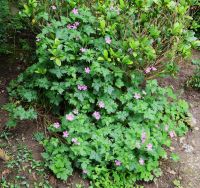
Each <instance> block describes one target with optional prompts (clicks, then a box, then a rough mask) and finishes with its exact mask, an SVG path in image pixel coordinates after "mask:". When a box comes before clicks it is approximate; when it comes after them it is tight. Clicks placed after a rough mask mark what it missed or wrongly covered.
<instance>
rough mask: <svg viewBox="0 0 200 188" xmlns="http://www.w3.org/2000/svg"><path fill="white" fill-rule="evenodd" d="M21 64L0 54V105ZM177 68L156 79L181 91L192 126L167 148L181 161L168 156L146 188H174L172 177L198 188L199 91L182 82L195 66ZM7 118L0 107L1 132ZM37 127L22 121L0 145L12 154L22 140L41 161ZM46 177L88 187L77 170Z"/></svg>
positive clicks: (58, 185) (62, 186)
mask: <svg viewBox="0 0 200 188" xmlns="http://www.w3.org/2000/svg"><path fill="white" fill-rule="evenodd" d="M193 58H200V51H194V52H193ZM22 65H23V64H21V63H20V62H19V61H18V60H17V59H15V58H13V57H12V58H11V57H0V107H1V106H2V105H3V104H5V103H6V102H8V96H7V92H6V87H7V85H8V83H9V81H10V80H12V79H13V78H15V77H16V76H17V75H18V74H19V72H21V70H23V69H24V67H23V66H22ZM180 69H181V71H180V73H179V75H178V76H177V78H166V79H162V80H159V82H160V85H161V86H169V85H171V86H173V88H174V89H175V91H176V92H177V93H179V94H180V97H181V98H183V99H185V100H186V101H187V102H188V103H189V105H190V112H191V114H192V117H193V118H192V122H191V126H192V127H191V130H190V131H189V132H188V134H187V135H186V136H184V137H182V138H178V139H176V140H174V143H173V146H172V147H171V148H170V150H171V151H174V152H177V153H178V154H179V155H180V158H181V159H180V162H178V163H174V162H172V161H171V160H170V159H169V160H166V161H161V167H162V169H163V175H162V176H161V177H160V178H158V179H157V180H155V182H152V183H142V185H143V186H144V187H145V188H173V187H176V186H175V184H174V183H173V182H174V180H177V181H178V182H180V186H182V187H183V188H199V187H200V91H196V90H194V89H192V88H188V87H185V82H186V81H187V80H188V79H189V77H190V76H191V75H192V74H193V71H194V69H195V67H194V66H193V65H191V62H190V61H188V62H182V63H181V65H180ZM7 118H8V117H7V113H6V112H5V111H3V110H0V133H1V132H2V131H3V127H4V125H5V123H6V120H7ZM40 130H44V127H43V126H42V125H39V124H38V122H34V121H25V122H21V123H20V124H19V125H18V126H17V127H16V128H15V129H13V130H12V131H11V137H9V141H8V142H5V140H3V139H1V138H0V147H1V145H3V144H5V143H6V144H7V146H6V148H8V150H9V151H10V152H11V154H13V153H14V152H17V150H15V149H14V148H16V147H17V144H19V142H21V143H22V144H24V145H26V146H27V147H28V148H29V149H30V150H31V151H32V153H33V157H34V158H35V159H36V160H42V157H41V153H42V152H43V148H42V146H41V145H40V144H39V143H38V142H37V141H35V140H34V139H33V134H34V133H36V132H37V131H40ZM12 150H13V151H12ZM6 169H7V168H6V165H5V163H4V161H3V160H1V159H0V177H2V175H4V173H5V172H6ZM7 172H8V171H7ZM4 176H5V175H4ZM15 176H16V172H8V173H7V174H6V177H8V179H9V180H10V181H12V179H14V178H15ZM26 177H27V181H28V182H29V184H30V185H33V183H34V181H38V180H37V177H32V176H31V175H30V174H27V175H26ZM46 178H47V180H48V181H49V182H50V184H51V185H52V187H54V188H66V187H69V188H70V187H72V188H73V187H75V185H76V184H84V185H85V187H88V182H87V181H83V180H82V179H81V177H80V173H78V172H76V173H75V174H74V175H73V176H72V177H71V178H70V179H69V181H68V182H61V181H58V180H57V179H56V178H55V177H54V176H53V175H52V174H51V172H49V171H48V170H47V171H46ZM177 188H178V186H177ZM179 188H181V187H179Z"/></svg>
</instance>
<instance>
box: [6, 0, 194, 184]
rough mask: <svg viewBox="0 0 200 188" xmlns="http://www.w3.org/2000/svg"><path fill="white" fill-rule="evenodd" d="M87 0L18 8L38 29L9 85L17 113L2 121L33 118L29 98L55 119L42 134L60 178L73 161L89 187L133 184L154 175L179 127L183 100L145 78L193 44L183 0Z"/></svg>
mask: <svg viewBox="0 0 200 188" xmlns="http://www.w3.org/2000/svg"><path fill="white" fill-rule="evenodd" d="M87 3H88V7H89V8H88V7H87V4H85V5H83V2H82V1H66V2H64V3H63V4H62V2H60V3H55V4H50V3H48V1H47V2H46V4H45V6H43V4H42V1H41V4H40V3H39V2H36V1H34V0H31V1H28V3H27V4H26V5H25V6H24V11H22V12H21V16H22V17H26V18H27V19H29V18H31V20H32V24H33V25H35V27H36V28H37V27H38V28H40V29H41V32H40V33H39V34H38V35H37V38H36V41H37V56H38V62H37V63H35V64H33V65H32V66H30V67H29V68H28V69H27V70H26V71H25V72H24V73H22V74H21V75H20V76H19V77H18V78H17V79H16V80H14V81H12V82H11V84H10V88H9V94H10V97H11V101H13V102H15V101H16V103H20V108H19V109H20V110H21V111H22V112H23V115H22V117H21V116H20V114H21V113H19V112H18V111H16V110H14V109H12V110H10V111H11V112H15V113H16V114H17V115H13V116H12V115H11V116H10V117H11V123H10V124H8V125H9V126H10V127H12V126H14V125H15V120H16V119H17V117H21V118H22V119H26V118H35V117H36V114H35V112H34V111H33V109H32V107H29V106H31V105H34V104H40V105H42V106H43V107H46V108H48V109H50V110H51V111H52V112H53V113H54V114H55V115H58V116H59V117H60V121H59V122H55V123H53V124H52V125H51V126H49V132H50V136H49V137H48V138H47V139H45V140H43V141H42V144H43V145H44V148H45V152H44V153H43V157H44V159H45V160H46V164H47V166H48V167H49V168H50V169H51V170H52V171H53V172H54V173H55V174H56V176H57V177H58V178H60V179H62V180H66V179H67V178H68V177H69V176H70V175H71V174H72V172H73V169H74V168H77V169H80V170H81V171H82V173H83V176H85V177H87V178H89V179H90V180H91V181H92V182H93V183H94V185H95V186H96V187H125V185H126V186H127V187H133V183H134V182H135V181H136V180H145V181H149V180H152V179H153V178H154V177H155V176H159V175H161V171H160V169H159V159H160V158H167V157H168V155H167V152H166V148H167V147H169V146H170V144H171V139H173V138H174V137H175V136H177V135H178V136H179V135H183V134H184V133H185V132H186V131H187V126H186V124H185V122H184V120H185V118H186V117H187V112H188V105H187V103H186V102H184V101H182V100H178V99H177V98H176V96H175V95H174V94H173V92H172V90H171V89H170V88H161V87H159V86H158V84H157V82H156V81H155V80H150V79H151V78H153V77H155V76H159V75H164V74H169V73H170V74H173V73H175V72H176V70H177V64H176V62H175V58H176V57H179V56H184V57H188V56H190V54H191V52H190V49H191V47H192V46H196V45H197V41H196V40H195V37H194V36H193V35H194V33H193V32H191V31H188V30H187V28H188V24H189V20H190V17H189V16H188V15H187V11H188V9H189V6H190V3H191V1H186V0H182V1H177V2H176V1H160V0H156V1H155V0H148V1H141V0H136V1H123V0H120V1H119V2H118V1H116V2H113V1H105V2H104V3H101V2H98V1H97V2H90V1H89V2H87ZM90 3H91V5H90ZM44 10H48V11H47V12H44ZM169 18H171V19H169ZM148 80H149V81H148ZM19 101H20V102H19ZM21 105H24V108H25V109H26V110H27V113H28V115H27V116H26V115H25V113H26V110H25V109H24V108H23V107H22V106H21ZM11 106H12V107H13V108H17V107H16V106H14V105H11ZM31 113H32V116H31ZM62 116H63V117H62ZM172 158H174V159H175V158H176V156H175V155H172Z"/></svg>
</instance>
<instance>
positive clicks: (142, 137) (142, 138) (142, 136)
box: [141, 132, 146, 143]
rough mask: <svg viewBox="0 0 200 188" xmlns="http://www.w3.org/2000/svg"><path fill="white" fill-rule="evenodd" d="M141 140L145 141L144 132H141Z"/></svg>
mask: <svg viewBox="0 0 200 188" xmlns="http://www.w3.org/2000/svg"><path fill="white" fill-rule="evenodd" d="M141 140H142V143H144V142H145V140H146V133H145V132H143V133H142V135H141Z"/></svg>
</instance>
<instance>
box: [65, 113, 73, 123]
mask: <svg viewBox="0 0 200 188" xmlns="http://www.w3.org/2000/svg"><path fill="white" fill-rule="evenodd" d="M66 120H68V121H73V120H74V115H73V114H67V115H66Z"/></svg>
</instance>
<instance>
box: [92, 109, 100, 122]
mask: <svg viewBox="0 0 200 188" xmlns="http://www.w3.org/2000/svg"><path fill="white" fill-rule="evenodd" d="M92 116H93V117H94V118H95V119H96V120H99V119H100V118H101V115H100V113H99V112H97V111H95V112H94V113H93V114H92Z"/></svg>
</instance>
